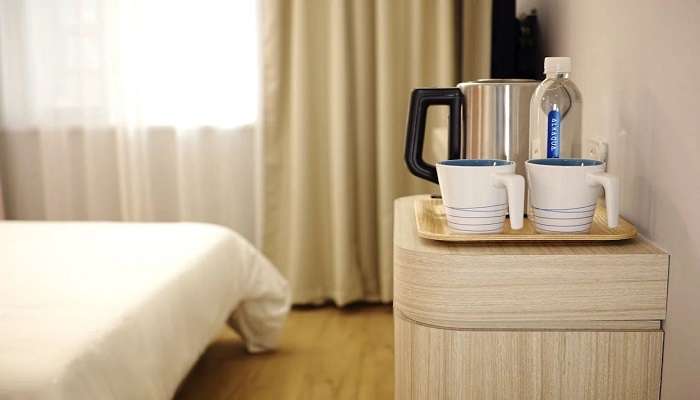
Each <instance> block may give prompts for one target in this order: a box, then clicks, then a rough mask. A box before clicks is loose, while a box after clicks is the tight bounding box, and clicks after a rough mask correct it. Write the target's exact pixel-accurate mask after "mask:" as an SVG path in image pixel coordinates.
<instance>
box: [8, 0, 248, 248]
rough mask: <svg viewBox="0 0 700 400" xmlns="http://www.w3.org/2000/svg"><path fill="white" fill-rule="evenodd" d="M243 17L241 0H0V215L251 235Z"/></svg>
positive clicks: (244, 3) (245, 16) (244, 4)
mask: <svg viewBox="0 0 700 400" xmlns="http://www.w3.org/2000/svg"><path fill="white" fill-rule="evenodd" d="M164 10H167V12H164ZM256 15H257V6H256V2H255V0H237V1H226V2H222V1H218V0H200V1H197V2H191V1H185V2H172V1H169V0H149V1H141V0H91V1H88V2H86V1H82V0H54V1H44V0H0V174H1V175H2V176H1V177H0V181H2V184H3V192H4V199H5V209H6V212H7V217H8V218H11V219H50V220H85V219H89V220H126V221H202V222H211V223H216V224H221V225H225V226H228V227H230V228H233V229H235V230H237V231H239V232H240V233H242V234H243V235H244V236H246V237H247V238H249V239H253V238H254V237H255V220H254V218H255V212H254V209H255V204H254V193H255V182H254V171H255V168H254V167H255V163H254V154H255V152H254V149H255V126H254V125H253V124H254V121H255V118H256V113H257V97H258V88H257V75H258V69H259V68H258V62H257V58H258V57H257V47H256V46H257V40H256V37H257V28H258V26H257V20H256ZM0 204H1V203H0Z"/></svg>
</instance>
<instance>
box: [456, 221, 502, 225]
mask: <svg viewBox="0 0 700 400" xmlns="http://www.w3.org/2000/svg"><path fill="white" fill-rule="evenodd" d="M503 222H504V221H501V222H494V223H489V224H463V223H460V222H450V224H452V225H460V226H487V225H503Z"/></svg>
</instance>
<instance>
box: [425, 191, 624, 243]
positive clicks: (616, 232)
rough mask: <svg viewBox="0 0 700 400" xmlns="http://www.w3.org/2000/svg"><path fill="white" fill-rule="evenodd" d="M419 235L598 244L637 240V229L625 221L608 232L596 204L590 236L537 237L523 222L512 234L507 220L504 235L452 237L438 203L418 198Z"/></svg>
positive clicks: (455, 238)
mask: <svg viewBox="0 0 700 400" xmlns="http://www.w3.org/2000/svg"><path fill="white" fill-rule="evenodd" d="M414 209H415V216H416V224H417V231H418V235H419V236H421V237H423V238H426V239H432V240H443V241H449V242H484V241H511V242H512V241H526V242H531V241H550V242H551V241H599V240H623V239H631V238H633V237H635V236H637V229H636V228H635V227H634V225H632V224H631V223H629V222H628V221H627V220H625V219H624V218H620V223H619V225H618V226H617V227H616V228H608V219H607V217H606V214H605V208H604V207H603V206H601V205H600V204H598V207H597V208H596V210H595V214H594V215H593V225H592V226H591V231H590V232H589V233H577V234H565V233H537V232H536V231H535V225H534V224H533V222H532V220H530V219H529V218H525V219H524V220H523V228H522V229H519V230H513V229H511V227H510V220H509V219H508V218H506V221H505V224H504V227H503V233H497V234H495V233H491V234H473V235H469V234H464V233H455V232H453V231H451V230H450V229H449V227H448V226H447V218H446V217H445V209H444V208H443V206H442V200H441V199H431V198H430V197H429V196H425V197H418V198H416V199H415V201H414Z"/></svg>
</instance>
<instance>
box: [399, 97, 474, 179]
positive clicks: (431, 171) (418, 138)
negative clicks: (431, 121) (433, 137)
mask: <svg viewBox="0 0 700 400" xmlns="http://www.w3.org/2000/svg"><path fill="white" fill-rule="evenodd" d="M463 102H464V97H463V96H462V92H461V91H460V90H459V89H457V88H430V89H414V90H413V93H411V105H410V109H409V111H408V127H407V128H406V153H405V154H404V157H405V159H406V164H407V165H408V169H409V171H411V173H413V175H415V176H417V177H419V178H423V179H427V180H429V181H431V182H435V183H438V176H437V169H435V166H434V165H431V164H428V163H427V162H425V161H424V160H423V142H424V140H425V121H426V117H427V115H428V107H430V106H435V105H441V106H449V107H450V114H449V123H448V142H447V143H448V144H447V146H448V149H447V158H448V159H450V160H452V159H456V158H460V138H461V135H462V132H461V121H462V114H461V112H462V104H463Z"/></svg>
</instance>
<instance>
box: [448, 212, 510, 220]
mask: <svg viewBox="0 0 700 400" xmlns="http://www.w3.org/2000/svg"><path fill="white" fill-rule="evenodd" d="M445 215H446V216H447V217H448V218H482V219H483V218H498V217H505V216H506V213H501V214H494V215H479V216H478V217H477V216H469V217H467V216H463V215H453V214H445Z"/></svg>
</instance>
